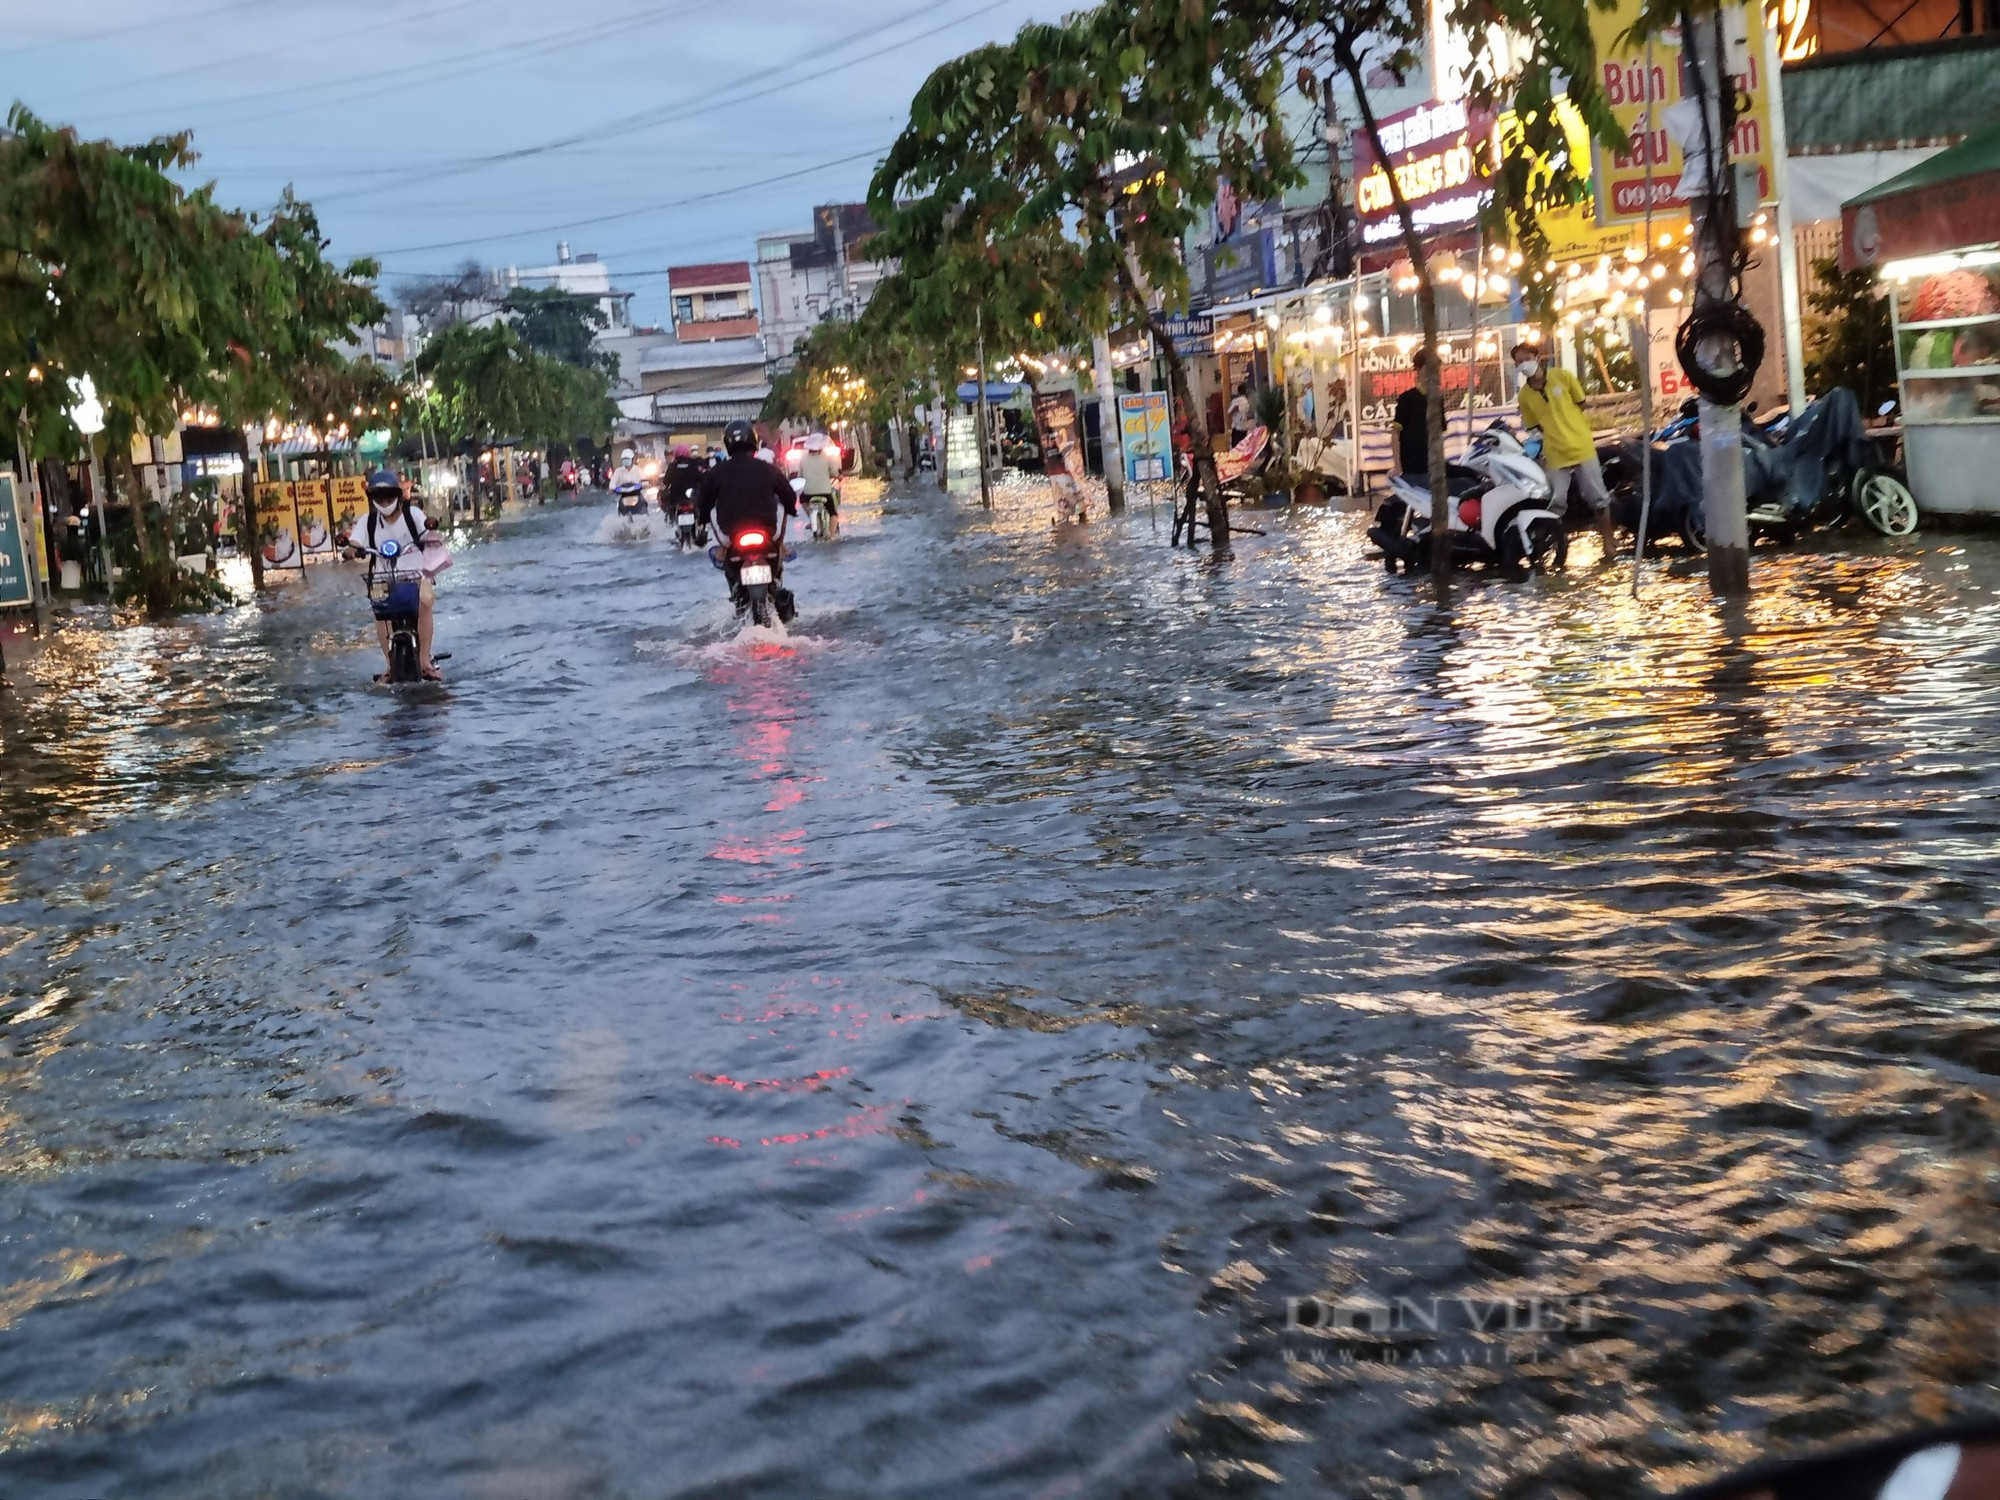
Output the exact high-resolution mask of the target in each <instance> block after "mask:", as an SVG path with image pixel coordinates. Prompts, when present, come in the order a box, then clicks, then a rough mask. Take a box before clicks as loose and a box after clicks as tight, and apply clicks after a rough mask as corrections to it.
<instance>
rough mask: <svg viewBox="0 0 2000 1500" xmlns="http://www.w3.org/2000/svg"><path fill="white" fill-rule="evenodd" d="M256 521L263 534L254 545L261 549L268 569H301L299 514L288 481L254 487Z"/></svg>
mask: <svg viewBox="0 0 2000 1500" xmlns="http://www.w3.org/2000/svg"><path fill="white" fill-rule="evenodd" d="M257 521H258V524H259V526H260V527H261V529H262V531H263V535H262V536H260V537H259V538H258V539H257V544H258V545H259V546H261V547H262V548H263V549H264V566H265V567H267V568H303V567H304V566H305V565H306V560H305V554H304V553H302V552H301V551H300V550H299V514H298V510H297V508H296V507H295V506H294V504H293V502H292V487H291V485H289V484H285V483H281V482H276V481H266V482H265V483H263V484H260V485H258V486H257Z"/></svg>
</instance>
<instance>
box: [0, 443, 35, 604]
mask: <svg viewBox="0 0 2000 1500" xmlns="http://www.w3.org/2000/svg"><path fill="white" fill-rule="evenodd" d="M22 538H23V533H22V530H21V506H20V494H19V492H18V490H17V488H16V486H15V481H14V476H13V475H12V474H0V609H11V608H13V607H14V606H16V605H20V604H33V603H34V602H35V575H34V573H33V571H32V570H31V568H30V566H29V563H28V546H27V543H26V542H25V541H24V540H23V539H22Z"/></svg>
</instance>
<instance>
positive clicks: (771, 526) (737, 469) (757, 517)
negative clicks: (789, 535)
mask: <svg viewBox="0 0 2000 1500" xmlns="http://www.w3.org/2000/svg"><path fill="white" fill-rule="evenodd" d="M722 446H723V448H724V450H725V451H726V452H727V454H728V457H727V458H725V459H723V461H722V462H721V463H719V464H717V465H716V466H715V467H714V468H712V469H710V470H709V471H708V472H707V473H706V474H704V475H702V476H701V486H700V488H699V489H698V490H697V491H696V495H695V513H696V514H697V516H699V517H700V520H701V524H702V525H704V526H710V525H712V526H714V528H715V532H716V535H717V537H718V538H720V539H721V540H722V542H724V543H725V544H727V543H728V542H729V541H730V540H731V539H733V538H734V537H736V536H737V535H739V534H740V533H741V532H742V531H743V530H744V529H745V528H748V527H753V526H757V527H762V528H763V529H764V531H765V532H766V534H767V535H769V536H770V538H771V539H772V540H773V541H776V540H777V538H778V531H779V527H780V525H781V524H782V518H783V517H785V516H796V515H797V514H798V513H799V497H798V496H797V495H795V494H793V493H792V485H791V481H790V480H788V479H786V478H785V475H784V471H783V470H781V469H779V467H778V466H777V465H776V464H773V463H767V462H766V461H765V460H763V459H761V458H759V457H757V433H756V430H755V429H754V428H752V427H751V425H750V424H749V423H748V422H745V421H743V420H742V419H741V418H738V419H737V420H736V421H734V422H731V423H730V424H729V426H728V427H726V428H725V429H723V433H722ZM737 571H738V570H737V567H736V565H735V563H733V562H732V563H729V564H727V565H726V567H725V569H724V573H725V576H726V577H727V578H728V580H729V594H730V597H731V598H732V599H733V598H734V597H735V596H736V586H737V583H738V579H737ZM784 576H785V563H784V558H783V557H782V556H780V557H777V558H774V559H773V561H772V565H771V578H772V582H773V583H774V584H775V583H778V582H780V581H782V580H783V578H784Z"/></svg>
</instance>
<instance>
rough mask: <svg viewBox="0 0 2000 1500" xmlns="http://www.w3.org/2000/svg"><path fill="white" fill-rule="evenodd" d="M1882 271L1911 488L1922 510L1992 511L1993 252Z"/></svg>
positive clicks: (1997, 438)
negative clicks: (1890, 315) (1890, 313)
mask: <svg viewBox="0 0 2000 1500" xmlns="http://www.w3.org/2000/svg"><path fill="white" fill-rule="evenodd" d="M1887 269H1888V271H1889V272H1890V273H1891V276H1890V282H1889V289H1890V293H1891V301H1890V305H1891V308H1892V309H1893V318H1894V328H1895V339H1896V371H1897V375H1898V378H1899V380H1900V382H1901V387H1902V401H1903V446H1904V451H1905V454H1906V455H1907V457H1908V461H1909V472H1910V488H1911V489H1912V490H1913V491H1914V492H1915V494H1916V497H1917V503H1918V504H1919V505H1921V506H1923V507H1924V509H1926V510H1935V511H1944V512H1956V513H1969V512H1981V513H1986V514H2000V250H1996V249H1993V248H1990V247H1989V248H1974V249H1968V250H1965V251H1961V252H1958V253H1956V254H1952V255H1941V256H1933V257H1927V258H1926V259H1925V260H1924V261H1921V262H1917V261H1905V262H1902V263H1901V265H1899V266H1891V267H1889V268H1887Z"/></svg>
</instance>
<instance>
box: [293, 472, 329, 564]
mask: <svg viewBox="0 0 2000 1500" xmlns="http://www.w3.org/2000/svg"><path fill="white" fill-rule="evenodd" d="M292 503H293V504H294V505H295V506H296V507H297V508H298V513H299V552H300V553H301V554H302V555H303V556H304V557H305V558H306V559H307V561H309V562H323V561H325V560H326V559H327V558H329V557H332V556H333V502H332V500H331V499H330V498H329V497H328V494H327V482H326V481H325V480H324V479H301V480H300V481H299V482H298V483H297V484H295V485H293V486H292Z"/></svg>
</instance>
